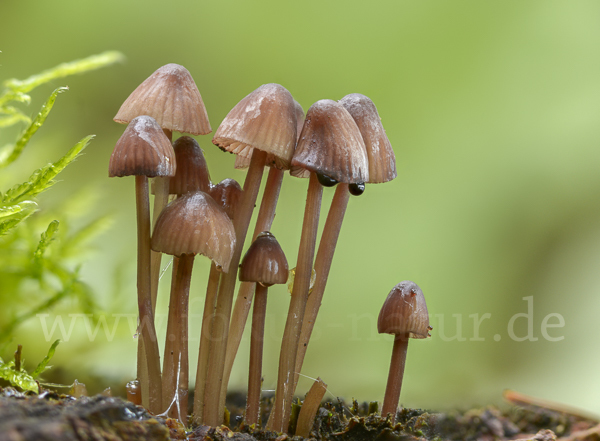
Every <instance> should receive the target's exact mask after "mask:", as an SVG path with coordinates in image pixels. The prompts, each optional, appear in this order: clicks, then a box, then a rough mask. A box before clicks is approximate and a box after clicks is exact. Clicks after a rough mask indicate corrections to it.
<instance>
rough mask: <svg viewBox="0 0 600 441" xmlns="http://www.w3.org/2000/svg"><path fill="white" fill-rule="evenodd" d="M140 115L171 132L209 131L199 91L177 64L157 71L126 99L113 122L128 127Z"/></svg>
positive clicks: (201, 132) (183, 68)
mask: <svg viewBox="0 0 600 441" xmlns="http://www.w3.org/2000/svg"><path fill="white" fill-rule="evenodd" d="M139 115H150V116H152V117H153V118H154V119H156V121H157V122H158V124H159V125H160V126H161V127H162V128H163V129H168V130H171V131H177V132H181V133H191V134H192V135H206V134H207V133H210V132H211V131H212V129H211V128H210V123H209V121H208V115H207V113H206V107H204V102H203V101H202V96H201V95H200V92H199V91H198V87H196V83H194V80H193V78H192V76H191V75H190V73H189V72H188V70H187V69H186V68H185V67H183V66H180V65H179V64H167V65H165V66H162V67H160V68H158V69H157V70H156V71H155V72H154V73H153V74H152V75H150V76H149V77H148V78H147V79H146V80H145V81H144V82H143V83H142V84H140V85H139V86H138V87H137V88H136V89H135V90H134V91H133V92H132V93H131V95H129V97H128V98H127V99H126V100H125V102H124V103H123V105H122V106H121V108H120V109H119V111H118V112H117V115H116V116H115V117H114V120H115V121H116V122H119V123H128V122H129V121H131V120H132V119H133V118H135V117H136V116H139Z"/></svg>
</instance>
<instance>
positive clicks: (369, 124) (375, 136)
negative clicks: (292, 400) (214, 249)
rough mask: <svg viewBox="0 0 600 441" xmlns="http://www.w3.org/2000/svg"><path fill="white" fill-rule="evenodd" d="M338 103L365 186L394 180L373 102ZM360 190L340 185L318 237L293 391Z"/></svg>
mask: <svg viewBox="0 0 600 441" xmlns="http://www.w3.org/2000/svg"><path fill="white" fill-rule="evenodd" d="M339 103H340V104H341V105H343V106H344V108H345V109H346V110H347V111H348V112H349V113H350V115H351V116H352V118H353V119H354V122H355V123H356V125H357V127H358V128H359V130H360V133H361V136H362V139H363V141H364V143H365V147H366V150H367V156H368V158H369V179H368V183H369V184H371V183H382V182H388V181H391V180H392V179H394V178H395V177H396V175H397V173H396V157H395V155H394V151H393V150H392V146H391V145H390V141H389V140H388V138H387V136H386V134H385V130H384V129H383V125H382V124H381V119H380V118H379V114H378V113H377V108H376V107H375V104H373V101H371V100H370V99H369V98H368V97H366V96H365V95H361V94H359V93H352V94H350V95H346V96H345V97H344V98H342V99H341V100H340V101H339ZM363 191H364V183H360V182H359V183H353V184H344V183H340V185H338V186H337V188H336V190H335V195H334V196H333V199H332V201H331V206H330V207H329V213H328V214H327V220H326V222H325V226H324V227H323V234H322V235H321V242H320V243H319V249H318V251H317V255H316V257H315V273H316V280H315V286H314V288H313V290H312V294H311V295H310V297H309V298H308V302H307V304H306V310H305V313H304V320H303V322H302V333H301V334H300V344H299V345H298V354H297V356H296V369H295V372H296V376H295V380H294V390H295V389H296V384H297V383H298V378H299V373H300V371H301V370H302V363H303V362H304V356H305V355H306V350H307V348H308V343H309V341H310V336H311V333H312V330H313V328H314V325H315V321H316V319H317V315H318V312H319V308H320V306H321V302H322V300H323V294H324V292H325V287H326V285H327V279H328V277H329V270H330V269H331V263H332V262H333V255H334V253H335V248H336V245H337V240H338V237H339V235H340V230H341V228H342V222H343V220H344V215H345V213H346V207H347V205H348V199H349V197H348V193H350V194H352V195H355V196H358V195H360V194H362V192H363Z"/></svg>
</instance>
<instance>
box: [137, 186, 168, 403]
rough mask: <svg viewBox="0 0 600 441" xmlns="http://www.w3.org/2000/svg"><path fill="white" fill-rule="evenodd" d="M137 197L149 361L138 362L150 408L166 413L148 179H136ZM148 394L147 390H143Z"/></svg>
mask: <svg viewBox="0 0 600 441" xmlns="http://www.w3.org/2000/svg"><path fill="white" fill-rule="evenodd" d="M135 196H136V198H135V199H136V211H137V229H138V269H137V291H138V311H139V320H140V325H139V328H140V329H141V338H142V340H143V345H144V349H145V353H146V359H145V360H144V359H142V360H140V359H138V372H140V367H139V365H140V364H141V363H143V364H146V366H147V372H148V385H149V386H148V406H149V410H150V412H153V413H156V414H158V413H160V412H161V411H162V409H161V407H162V397H161V395H162V390H161V389H162V387H161V376H160V353H159V351H158V340H157V338H156V329H155V328H154V314H153V312H152V298H151V290H150V203H149V201H148V199H149V198H148V178H147V177H146V176H136V177H135ZM142 390H144V388H142Z"/></svg>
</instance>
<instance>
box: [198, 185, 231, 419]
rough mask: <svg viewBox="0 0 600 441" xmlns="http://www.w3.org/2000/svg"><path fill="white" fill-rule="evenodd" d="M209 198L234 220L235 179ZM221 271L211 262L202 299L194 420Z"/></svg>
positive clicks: (202, 386)
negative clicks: (202, 309)
mask: <svg viewBox="0 0 600 441" xmlns="http://www.w3.org/2000/svg"><path fill="white" fill-rule="evenodd" d="M209 194H210V196H211V197H212V198H213V200H214V201H215V202H216V203H217V204H218V205H219V206H220V207H221V208H223V210H224V211H225V213H227V216H229V218H230V219H234V218H235V212H236V209H237V207H238V206H239V203H240V200H241V198H242V194H243V190H242V187H240V184H238V183H237V181H236V180H235V179H224V180H222V181H221V182H219V183H218V184H216V185H214V186H213V187H211V189H210V192H209ZM220 277H221V271H220V270H219V268H217V266H216V265H215V263H214V262H213V263H212V265H211V266H210V273H209V276H208V283H207V285H206V296H205V298H204V313H203V315H202V328H201V331H200V348H199V350H198V366H197V369H196V386H195V389H194V420H196V421H202V418H203V413H204V406H203V400H204V390H205V388H206V373H207V369H208V355H209V350H210V340H211V339H210V334H211V333H212V327H213V319H214V314H215V304H216V300H217V291H218V289H219V279H220Z"/></svg>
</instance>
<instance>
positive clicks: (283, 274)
mask: <svg viewBox="0 0 600 441" xmlns="http://www.w3.org/2000/svg"><path fill="white" fill-rule="evenodd" d="M239 278H240V281H241V282H251V283H252V284H253V285H255V286H256V288H255V295H254V309H253V311H252V334H251V338H250V372H249V375H248V398H247V401H246V422H247V423H248V424H257V423H259V420H260V389H261V377H262V356H263V340H264V333H265V315H266V312H267V291H268V289H269V287H270V286H272V285H275V284H283V283H285V282H287V279H288V263H287V259H286V258H285V254H284V253H283V250H282V249H281V247H280V246H279V243H278V242H277V239H275V236H273V235H272V234H271V233H270V232H268V231H263V232H262V233H260V234H259V235H258V237H257V238H256V240H255V241H254V242H253V243H252V245H250V248H248V251H246V255H245V256H244V259H243V260H242V264H241V265H240V273H239Z"/></svg>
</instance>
